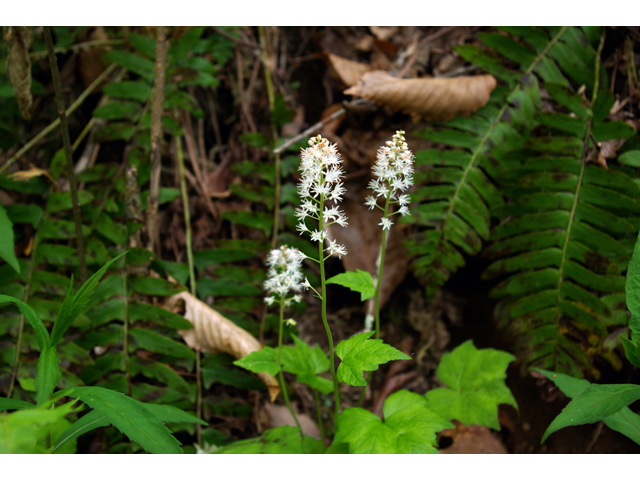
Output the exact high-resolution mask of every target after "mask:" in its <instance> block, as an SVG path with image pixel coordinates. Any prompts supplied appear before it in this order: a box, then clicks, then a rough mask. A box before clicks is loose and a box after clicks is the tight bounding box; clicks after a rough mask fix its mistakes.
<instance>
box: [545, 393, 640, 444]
mask: <svg viewBox="0 0 640 480" xmlns="http://www.w3.org/2000/svg"><path fill="white" fill-rule="evenodd" d="M638 399H640V385H630V384H620V385H596V384H592V385H590V386H589V387H587V388H586V389H585V390H584V391H583V392H582V393H581V394H580V395H578V396H577V397H575V398H574V399H573V400H571V402H569V405H567V406H566V407H565V408H564V409H563V410H562V412H560V414H559V415H558V416H557V417H556V418H555V419H554V420H553V422H551V425H549V427H548V428H547V430H546V431H545V432H544V435H543V436H542V440H541V442H540V443H543V442H544V441H545V440H546V439H547V437H548V436H549V435H551V434H552V433H553V432H556V431H558V430H560V429H561V428H564V427H568V426H574V425H583V424H585V423H594V422H597V421H599V420H603V419H605V418H607V417H610V416H611V415H613V414H615V413H618V412H619V411H620V410H622V408H624V407H626V406H627V405H629V404H631V403H633V402H635V401H636V400H638Z"/></svg>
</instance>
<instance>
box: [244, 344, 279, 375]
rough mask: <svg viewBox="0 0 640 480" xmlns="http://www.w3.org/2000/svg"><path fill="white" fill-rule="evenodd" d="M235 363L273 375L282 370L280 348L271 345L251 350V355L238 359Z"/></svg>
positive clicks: (252, 370)
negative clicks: (279, 360)
mask: <svg viewBox="0 0 640 480" xmlns="http://www.w3.org/2000/svg"><path fill="white" fill-rule="evenodd" d="M233 364H234V365H238V366H239V367H242V368H246V369H247V370H249V371H251V372H254V373H268V374H269V375H272V376H275V375H277V374H278V372H279V371H280V365H279V364H278V350H276V349H275V348H271V347H264V348H263V349H262V350H256V351H255V352H251V353H250V354H249V355H247V356H245V357H242V358H241V359H239V360H236V361H235V362H233Z"/></svg>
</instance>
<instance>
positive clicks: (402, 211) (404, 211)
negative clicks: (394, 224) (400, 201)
mask: <svg viewBox="0 0 640 480" xmlns="http://www.w3.org/2000/svg"><path fill="white" fill-rule="evenodd" d="M399 212H400V215H402V216H403V217H404V216H405V215H410V213H409V207H407V206H406V205H403V206H401V207H400V210H399Z"/></svg>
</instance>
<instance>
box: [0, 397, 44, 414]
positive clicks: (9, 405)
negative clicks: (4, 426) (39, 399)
mask: <svg viewBox="0 0 640 480" xmlns="http://www.w3.org/2000/svg"><path fill="white" fill-rule="evenodd" d="M34 406H35V405H33V404H32V403H29V402H23V401H22V400H14V399H13V398H5V397H0V412H3V411H5V410H22V409H23V408H33V407H34Z"/></svg>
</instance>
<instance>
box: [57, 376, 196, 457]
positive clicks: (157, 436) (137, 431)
mask: <svg viewBox="0 0 640 480" xmlns="http://www.w3.org/2000/svg"><path fill="white" fill-rule="evenodd" d="M60 394H63V395H65V396H67V397H71V398H77V399H79V400H81V401H83V402H84V403H86V404H87V405H88V406H89V407H91V408H93V409H94V410H96V411H97V412H99V413H101V414H102V415H104V416H105V418H106V419H107V420H109V422H110V423H111V424H112V425H114V426H115V427H116V428H118V430H120V431H121V432H122V433H124V434H125V435H127V436H128V437H129V438H130V439H131V440H132V441H134V442H136V443H137V444H138V445H140V446H141V447H142V448H144V449H145V450H146V451H147V452H149V453H183V452H182V449H181V448H180V442H178V441H177V440H176V439H175V438H174V437H173V435H171V432H170V431H169V429H168V428H167V427H165V426H164V425H163V423H162V421H161V420H159V419H158V418H157V417H156V416H155V415H153V414H152V413H151V412H150V411H149V410H147V408H146V406H145V405H144V404H142V403H141V402H138V401H136V400H134V399H132V398H130V397H127V396H126V395H124V394H122V393H119V392H116V391H113V390H109V389H106V388H100V387H75V388H70V389H68V390H63V391H62V392H60Z"/></svg>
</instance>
